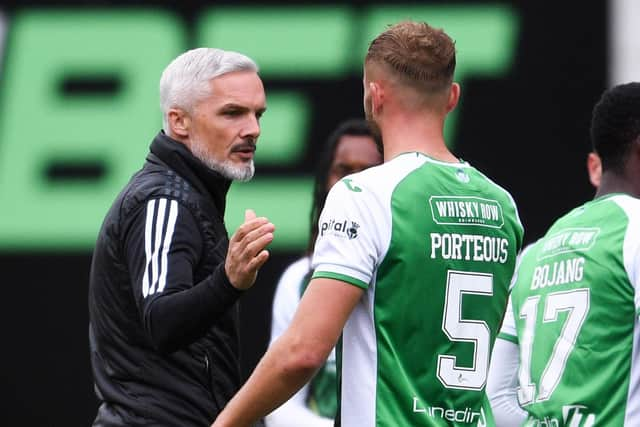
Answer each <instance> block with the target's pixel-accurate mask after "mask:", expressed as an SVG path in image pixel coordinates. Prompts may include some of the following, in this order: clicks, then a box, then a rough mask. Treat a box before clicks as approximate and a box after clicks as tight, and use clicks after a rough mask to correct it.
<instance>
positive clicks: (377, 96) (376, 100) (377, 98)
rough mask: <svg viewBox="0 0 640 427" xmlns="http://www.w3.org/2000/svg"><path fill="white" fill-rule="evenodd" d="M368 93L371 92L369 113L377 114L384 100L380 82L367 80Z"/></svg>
mask: <svg viewBox="0 0 640 427" xmlns="http://www.w3.org/2000/svg"><path fill="white" fill-rule="evenodd" d="M369 93H370V94H371V113H372V114H374V116H376V115H379V114H380V112H381V111H382V105H383V104H384V101H385V91H384V88H383V86H382V85H381V84H380V82H376V81H373V82H369Z"/></svg>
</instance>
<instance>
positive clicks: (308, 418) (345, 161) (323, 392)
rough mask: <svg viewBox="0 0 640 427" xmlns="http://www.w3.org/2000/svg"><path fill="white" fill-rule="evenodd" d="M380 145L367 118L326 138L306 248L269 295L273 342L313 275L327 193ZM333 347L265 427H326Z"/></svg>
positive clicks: (371, 161)
mask: <svg viewBox="0 0 640 427" xmlns="http://www.w3.org/2000/svg"><path fill="white" fill-rule="evenodd" d="M381 147H382V143H381V141H380V140H379V139H377V138H375V137H374V135H373V134H372V132H371V130H370V128H369V125H368V124H367V122H366V121H365V120H358V119H352V120H347V121H345V122H343V123H341V124H340V125H339V126H338V127H337V128H336V130H335V131H334V132H333V133H332V134H331V135H330V136H329V139H328V140H327V142H326V145H325V147H324V150H323V153H322V157H321V158H320V161H319V163H318V166H317V169H316V176H315V183H314V190H313V205H312V208H311V229H310V232H309V248H308V250H307V253H306V254H305V256H304V257H302V258H300V259H299V260H297V261H295V262H294V263H293V264H291V265H290V266H289V267H288V268H287V269H286V270H285V272H284V273H283V274H282V277H281V278H280V280H279V282H278V286H277V288H276V293H275V296H274V299H273V317H272V322H271V342H272V343H273V342H274V341H275V340H276V339H277V338H278V337H280V335H282V333H283V332H284V331H285V330H286V329H287V327H288V326H289V324H290V323H291V320H292V319H293V315H294V314H295V312H296V309H297V307H298V303H299V302H300V298H301V297H302V294H303V292H304V290H305V289H306V288H307V286H308V284H309V280H310V279H311V273H313V270H311V254H312V253H313V248H314V245H315V241H316V237H317V235H318V219H319V217H320V212H322V208H323V207H324V203H325V200H326V198H327V194H328V193H329V190H330V189H331V187H333V185H334V184H335V183H336V182H338V181H339V180H340V179H342V178H343V177H344V176H346V175H349V174H352V173H356V172H360V171H361V170H364V169H367V168H369V167H371V166H376V165H378V164H380V163H382V153H381V151H380V150H381ZM337 405H338V403H337V382H336V360H335V351H332V352H331V354H330V355H329V359H327V363H325V365H324V366H323V367H322V368H320V371H318V373H317V374H316V375H315V376H314V378H313V379H312V380H311V382H310V383H309V384H306V385H305V386H303V387H302V388H301V389H300V391H298V392H297V393H296V394H295V395H294V396H293V397H292V398H291V399H289V400H288V401H287V402H286V403H285V404H284V405H282V406H281V407H280V408H278V409H276V410H275V411H274V412H272V413H271V414H270V415H269V416H267V418H266V420H265V421H266V425H267V427H298V426H305V427H329V426H333V422H334V421H333V420H334V417H335V415H336V409H337Z"/></svg>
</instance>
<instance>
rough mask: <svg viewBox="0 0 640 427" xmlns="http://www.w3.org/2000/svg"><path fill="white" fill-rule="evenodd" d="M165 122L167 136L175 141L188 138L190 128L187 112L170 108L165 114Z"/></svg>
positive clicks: (189, 118)
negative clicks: (167, 124) (166, 124)
mask: <svg viewBox="0 0 640 427" xmlns="http://www.w3.org/2000/svg"><path fill="white" fill-rule="evenodd" d="M167 119H168V120H167V121H168V122H169V129H165V131H166V132H168V133H169V136H171V137H174V138H176V139H185V138H188V137H189V130H190V127H191V117H190V116H189V114H187V112H185V111H184V110H182V109H180V108H171V109H169V112H168V113H167Z"/></svg>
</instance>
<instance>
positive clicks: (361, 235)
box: [214, 21, 523, 427]
mask: <svg viewBox="0 0 640 427" xmlns="http://www.w3.org/2000/svg"><path fill="white" fill-rule="evenodd" d="M455 64H456V56H455V47H454V43H453V40H452V39H451V38H450V37H449V36H448V35H447V34H446V33H445V32H444V31H442V30H440V29H436V28H433V27H431V26H429V25H428V24H426V23H420V22H411V21H404V22H401V23H399V24H396V25H393V26H391V27H389V28H388V29H387V30H385V31H384V32H383V33H381V34H380V35H378V36H377V37H376V38H375V39H374V40H373V42H372V43H371V44H370V46H369V50H368V52H367V55H366V58H365V64H364V79H363V85H364V99H363V103H364V109H365V114H366V117H367V119H368V120H369V121H370V122H371V123H372V126H374V127H375V129H377V130H378V131H379V134H380V135H381V136H382V141H383V150H384V160H385V163H384V164H382V165H380V166H376V167H372V168H369V169H367V170H365V171H362V172H359V173H357V174H354V175H349V176H347V177H346V178H343V179H342V180H341V181H340V182H339V183H338V184H336V185H334V186H333V188H332V189H331V191H330V192H329V195H328V197H327V201H326V204H325V207H324V209H323V211H322V214H321V216H320V221H319V222H320V232H319V236H318V239H317V241H316V245H315V250H314V255H313V268H314V273H313V276H312V279H311V283H310V284H309V287H308V288H307V290H306V291H305V294H304V296H303V298H302V301H301V302H300V306H299V308H298V310H297V312H296V314H295V316H294V319H293V321H292V322H291V325H290V326H289V328H288V329H287V330H286V331H285V333H284V334H283V335H282V336H281V337H280V338H279V339H278V340H276V342H275V343H274V344H273V345H272V346H271V347H270V349H269V350H268V351H267V353H266V355H265V356H264V357H263V358H262V360H261V361H260V363H259V364H258V366H257V367H256V369H255V371H254V372H253V374H252V375H251V377H250V378H249V380H248V381H247V383H245V385H244V386H243V387H242V389H241V390H240V391H239V392H238V394H236V396H235V397H234V398H233V399H232V400H231V401H230V402H229V404H228V405H227V407H226V408H225V410H224V411H223V412H222V413H221V414H220V417H219V418H218V419H217V420H216V422H215V423H214V426H234V427H239V426H246V425H249V424H250V423H251V422H253V421H255V420H256V419H258V418H260V417H261V416H263V415H264V414H266V413H269V412H271V411H272V410H273V409H275V408H276V407H277V406H279V405H281V404H282V403H283V402H284V401H286V400H287V399H288V398H289V397H290V396H291V395H293V394H294V393H295V392H296V391H297V390H298V389H299V388H300V387H302V386H303V385H304V384H305V383H306V382H307V381H308V380H309V379H310V378H311V377H312V376H313V374H314V373H315V372H316V371H317V369H319V368H320V366H322V364H323V363H324V361H325V360H326V358H327V356H328V355H329V353H330V352H331V350H332V349H333V347H334V346H335V344H336V342H337V340H338V338H339V337H340V336H341V334H342V340H341V344H342V345H341V346H340V347H339V348H338V355H339V364H340V370H339V384H340V389H339V390H340V399H339V402H340V407H339V409H338V415H337V417H336V425H338V426H345V427H373V426H398V427H404V426H412V427H413V426H433V425H443V424H450V425H469V424H473V425H492V424H493V417H492V415H491V408H490V406H489V401H488V399H487V397H486V394H485V391H484V386H485V383H486V377H487V371H488V369H489V357H490V353H491V348H492V346H493V341H494V340H495V336H496V335H497V332H498V327H499V324H500V321H501V319H502V316H503V314H504V311H505V307H506V303H507V291H508V286H509V280H510V279H511V277H512V275H513V270H514V266H515V261H516V254H517V253H518V251H519V250H520V248H521V245H522V234H523V230H522V225H521V224H520V221H519V218H518V214H517V209H516V206H515V203H514V202H513V199H512V198H511V196H510V195H509V193H507V192H506V191H505V190H504V189H502V188H501V187H499V186H498V185H496V184H495V183H493V182H492V181H491V180H489V179H488V178H487V177H486V176H484V175H483V174H482V173H480V172H479V171H478V170H476V169H475V168H473V167H472V166H470V165H469V164H468V163H466V162H463V161H461V160H460V159H458V158H457V157H456V156H454V155H453V154H452V153H451V152H450V151H449V149H448V148H447V146H446V144H445V141H444V136H443V129H444V122H445V119H446V117H447V115H448V114H449V112H450V111H451V110H453V109H454V108H455V106H456V104H457V102H458V99H459V95H460V87H459V85H458V84H457V83H454V82H453V74H454V69H455ZM343 328H344V330H343Z"/></svg>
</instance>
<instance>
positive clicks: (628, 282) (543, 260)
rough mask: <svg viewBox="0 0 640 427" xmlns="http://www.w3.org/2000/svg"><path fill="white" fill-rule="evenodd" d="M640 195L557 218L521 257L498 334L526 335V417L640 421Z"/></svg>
mask: <svg viewBox="0 0 640 427" xmlns="http://www.w3.org/2000/svg"><path fill="white" fill-rule="evenodd" d="M639 287H640V200H638V199H635V198H633V197H630V196H626V195H620V194H618V195H610V196H605V197H602V198H598V199H596V200H593V201H591V202H588V203H586V204H584V205H582V206H580V207H578V208H576V209H574V210H572V211H571V212H569V213H568V214H566V215H565V216H563V217H562V218H560V219H559V220H558V221H556V222H555V223H554V225H553V226H552V227H551V228H550V229H549V231H548V232H547V234H546V235H545V236H544V237H543V238H542V239H540V240H539V241H538V242H536V243H535V244H534V245H532V246H530V247H529V248H528V249H527V250H526V251H524V253H523V254H522V257H521V259H520V261H519V265H518V269H517V271H516V274H515V276H514V280H513V289H512V291H511V302H510V306H511V310H509V311H508V313H507V316H505V320H504V325H503V328H502V330H501V333H500V337H501V338H504V339H508V340H511V341H513V342H515V343H518V344H519V350H520V370H519V372H518V379H519V385H520V388H519V391H518V400H519V401H520V405H521V406H522V407H523V408H524V409H525V410H526V411H527V412H528V413H529V418H528V419H527V421H526V423H525V425H527V426H549V427H558V426H576V427H590V426H623V425H624V426H640V388H639V386H640V359H639V357H640V356H639V351H640V347H639V338H640V331H639V325H638V310H639V309H640V292H639V290H638V288H639Z"/></svg>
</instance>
